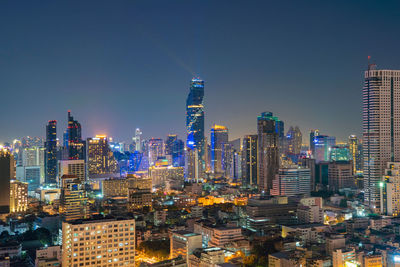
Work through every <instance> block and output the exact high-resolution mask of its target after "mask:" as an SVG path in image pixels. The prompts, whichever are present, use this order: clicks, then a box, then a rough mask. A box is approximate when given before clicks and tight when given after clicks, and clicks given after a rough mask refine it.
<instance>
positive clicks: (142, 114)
mask: <svg viewBox="0 0 400 267" xmlns="http://www.w3.org/2000/svg"><path fill="white" fill-rule="evenodd" d="M277 2H279V3H277ZM399 13H400V2H399V1H366V0H364V1H348V0H346V1H298V0H297V1H253V0H251V1H245V0H242V1H233V0H226V1H223V0H218V1H215V0H214V1H188V0H181V1H171V0H168V1H167V0H160V1H153V0H147V1H145V0H143V1H133V0H129V1H98V0H96V1H54V0H51V1H1V3H0V92H1V105H0V112H1V116H0V125H1V127H0V142H4V141H11V140H13V139H14V138H21V137H23V136H26V135H30V136H44V135H45V125H46V123H47V121H48V120H53V119H55V120H58V121H59V127H58V133H59V134H58V136H59V138H62V132H63V131H64V130H65V128H66V118H67V110H68V109H71V111H72V114H73V115H74V117H75V119H77V120H78V121H80V122H81V124H82V128H83V136H84V137H85V138H86V137H88V136H93V135H95V134H107V135H109V136H113V137H114V139H117V140H120V141H125V140H130V139H131V137H132V135H133V134H134V130H135V128H136V127H140V128H141V129H142V131H143V136H144V137H145V138H148V137H161V138H165V136H166V135H167V134H168V133H177V134H178V135H179V136H180V138H183V139H184V133H185V111H186V110H185V101H186V96H187V94H188V92H189V83H190V80H191V79H192V77H193V76H199V77H200V78H202V79H204V80H205V98H204V101H205V116H206V133H207V136H209V128H210V126H211V125H212V124H213V123H218V124H223V125H226V126H227V127H228V128H229V131H230V137H231V138H230V139H234V138H238V137H241V136H243V135H245V134H251V133H255V132H256V118H257V115H258V114H259V113H261V112H263V111H267V110H268V111H272V112H274V114H275V115H277V116H279V118H281V119H282V120H283V121H284V122H285V126H286V129H288V127H289V126H290V125H299V126H300V128H301V130H302V131H303V142H304V143H306V142H307V136H308V131H309V129H311V128H318V129H320V131H321V132H322V133H323V134H328V135H334V136H336V137H337V138H338V139H339V140H345V139H346V138H347V136H348V135H350V134H354V133H355V134H358V135H359V134H360V133H361V101H362V99H361V97H362V96H361V90H362V83H363V71H364V70H365V69H366V67H367V56H368V55H370V56H372V59H373V61H375V62H376V63H377V64H378V68H382V69H385V68H386V69H389V68H394V69H400V53H399V51H400V50H399V48H400V34H399V33H400V14H399Z"/></svg>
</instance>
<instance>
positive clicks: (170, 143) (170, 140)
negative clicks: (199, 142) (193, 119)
mask: <svg viewBox="0 0 400 267" xmlns="http://www.w3.org/2000/svg"><path fill="white" fill-rule="evenodd" d="M176 140H178V136H177V135H176V134H169V135H168V136H167V139H166V140H165V155H172V152H173V147H174V143H175V142H176Z"/></svg>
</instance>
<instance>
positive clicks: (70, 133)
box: [67, 110, 85, 159]
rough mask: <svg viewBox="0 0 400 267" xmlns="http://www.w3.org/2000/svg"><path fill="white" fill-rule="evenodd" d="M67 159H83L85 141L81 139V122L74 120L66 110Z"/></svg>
mask: <svg viewBox="0 0 400 267" xmlns="http://www.w3.org/2000/svg"><path fill="white" fill-rule="evenodd" d="M67 138H68V159H85V142H84V141H82V129H81V124H80V123H79V122H78V121H77V120H74V117H72V116H71V111H69V110H68V129H67Z"/></svg>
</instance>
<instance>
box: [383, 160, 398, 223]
mask: <svg viewBox="0 0 400 267" xmlns="http://www.w3.org/2000/svg"><path fill="white" fill-rule="evenodd" d="M379 188H380V210H381V213H382V214H386V215H389V216H398V215H400V162H388V163H387V165H386V169H385V174H384V176H383V178H382V181H381V182H380V183H379Z"/></svg>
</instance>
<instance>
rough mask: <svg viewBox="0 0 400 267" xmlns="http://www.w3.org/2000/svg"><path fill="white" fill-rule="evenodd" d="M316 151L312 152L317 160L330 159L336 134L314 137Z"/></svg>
mask: <svg viewBox="0 0 400 267" xmlns="http://www.w3.org/2000/svg"><path fill="white" fill-rule="evenodd" d="M313 144H314V151H313V152H312V153H313V155H314V158H315V162H316V163H319V162H321V161H329V157H330V152H331V149H332V147H333V146H334V145H335V144H336V138H335V137H334V136H327V135H317V136H315V137H314V141H313Z"/></svg>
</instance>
